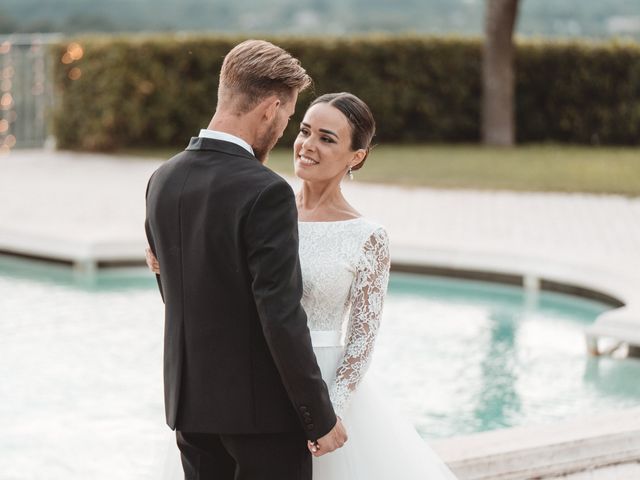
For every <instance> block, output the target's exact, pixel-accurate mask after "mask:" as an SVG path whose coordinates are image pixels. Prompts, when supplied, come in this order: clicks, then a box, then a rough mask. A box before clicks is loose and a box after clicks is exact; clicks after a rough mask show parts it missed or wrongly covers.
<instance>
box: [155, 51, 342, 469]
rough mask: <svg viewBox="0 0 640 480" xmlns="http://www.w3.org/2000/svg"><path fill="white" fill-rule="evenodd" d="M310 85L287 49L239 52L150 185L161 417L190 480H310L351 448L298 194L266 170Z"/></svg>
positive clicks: (228, 60)
mask: <svg viewBox="0 0 640 480" xmlns="http://www.w3.org/2000/svg"><path fill="white" fill-rule="evenodd" d="M310 82H311V80H310V78H309V77H308V75H307V74H306V72H305V70H304V69H303V68H302V67H301V66H300V63H299V61H298V60H296V59H295V58H293V57H292V56H291V55H290V54H288V53H287V52H285V51H284V50H282V49H281V48H279V47H277V46H275V45H272V44H271V43H268V42H264V41H258V40H249V41H246V42H243V43H241V44H239V45H237V46H236V47H235V48H233V49H232V50H231V51H230V52H229V53H228V54H227V56H226V57H225V59H224V63H223V65H222V70H221V73H220V84H219V89H218V104H217V108H216V112H215V114H214V116H213V118H212V120H211V123H210V124H209V127H208V129H206V130H201V131H200V135H199V136H198V137H196V138H192V139H191V143H190V144H189V146H188V147H187V149H186V150H185V151H184V152H181V153H179V154H178V155H176V156H175V157H173V158H172V159H170V160H169V161H167V162H166V163H164V164H163V165H162V166H161V167H160V168H159V169H158V170H157V171H156V172H155V173H154V174H153V176H152V177H151V179H150V181H149V185H148V187H147V219H146V222H145V229H146V233H147V239H148V241H149V245H150V247H151V250H152V251H153V253H154V254H155V256H156V257H157V258H158V260H159V263H160V265H161V267H162V270H161V276H160V277H158V282H159V285H160V290H161V293H162V295H163V299H164V302H165V343H164V394H165V411H166V418H167V423H168V424H169V426H170V427H171V428H172V429H176V436H177V442H178V446H179V448H180V452H181V457H182V465H183V468H184V471H185V478H186V479H188V480H191V479H193V480H195V479H198V480H208V479H236V480H258V479H264V480H287V479H291V480H302V479H311V455H310V453H309V450H311V451H313V452H314V455H316V456H319V455H322V454H324V453H328V452H331V451H333V450H334V449H336V448H339V447H340V446H342V444H343V443H344V442H345V441H346V433H345V430H344V428H343V426H342V423H341V422H340V420H339V419H337V418H336V416H335V414H334V412H333V408H332V407H331V402H330V401H329V395H328V392H327V387H326V385H325V383H324V381H323V380H322V377H321V375H320V370H319V368H318V365H317V363H316V359H315V356H314V353H313V350H312V347H311V339H310V335H309V330H308V328H307V324H306V315H305V312H304V310H303V309H302V307H301V305H300V298H301V295H302V283H301V276H300V266H299V261H298V233H297V210H296V205H295V199H294V196H293V192H292V190H291V187H290V186H289V185H288V184H287V183H286V181H285V180H283V179H282V178H281V177H279V176H278V175H276V174H275V173H273V172H272V171H271V170H269V169H268V168H266V167H265V166H264V165H263V163H264V162H265V161H266V159H267V156H268V154H269V151H270V150H271V149H272V148H273V147H274V145H275V144H276V142H277V140H278V139H279V138H280V137H281V136H282V132H283V131H284V129H285V127H286V126H287V123H288V120H289V117H290V116H291V115H292V114H293V113H294V108H295V104H296V101H297V97H298V93H299V92H300V91H302V90H304V89H305V88H307V87H308V86H309V84H310ZM307 441H310V442H316V443H315V444H313V443H308V442H307Z"/></svg>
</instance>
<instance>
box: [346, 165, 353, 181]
mask: <svg viewBox="0 0 640 480" xmlns="http://www.w3.org/2000/svg"><path fill="white" fill-rule="evenodd" d="M347 174H348V175H349V180H353V170H351V167H349V171H348V172H347Z"/></svg>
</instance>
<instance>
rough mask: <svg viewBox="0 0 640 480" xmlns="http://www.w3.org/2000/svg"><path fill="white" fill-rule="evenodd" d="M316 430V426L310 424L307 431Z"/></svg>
mask: <svg viewBox="0 0 640 480" xmlns="http://www.w3.org/2000/svg"><path fill="white" fill-rule="evenodd" d="M314 428H315V425H314V424H313V423H310V424H308V425H307V430H313V429H314Z"/></svg>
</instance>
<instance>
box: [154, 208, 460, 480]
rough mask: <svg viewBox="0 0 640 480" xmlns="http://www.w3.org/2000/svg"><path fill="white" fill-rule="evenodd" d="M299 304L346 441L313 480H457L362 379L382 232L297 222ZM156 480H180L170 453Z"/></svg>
mask: <svg viewBox="0 0 640 480" xmlns="http://www.w3.org/2000/svg"><path fill="white" fill-rule="evenodd" d="M299 232H300V264H301V267H302V278H303V299H302V304H303V306H304V309H305V311H306V312H307V317H308V322H309V329H310V330H311V340H312V342H313V347H314V352H315V354H316V357H317V359H318V365H319V366H320V369H321V371H322V377H323V378H324V380H325V382H326V383H327V386H328V387H329V394H330V397H331V401H332V403H333V406H334V409H335V411H336V413H337V414H338V415H339V416H340V417H341V418H342V421H343V423H344V425H345V427H346V429H347V433H348V435H349V440H348V441H347V443H346V444H345V445H344V447H342V448H341V449H339V450H336V451H335V452H332V453H330V454H327V455H324V456H322V457H319V458H315V457H314V458H313V480H390V479H395V478H401V479H402V480H456V477H455V476H454V475H453V473H451V471H450V470H449V469H448V468H447V466H446V465H445V464H444V463H443V462H442V460H440V459H439V458H438V457H437V455H436V454H435V453H434V452H433V451H432V450H431V449H430V448H429V447H428V446H427V444H426V443H425V442H424V440H422V438H420V436H419V435H418V433H417V432H416V431H415V429H414V428H413V426H412V425H411V424H410V423H409V422H408V421H407V420H406V419H404V418H402V417H401V416H400V415H399V414H398V412H396V411H395V409H394V408H393V407H392V406H391V405H390V403H389V400H388V399H387V398H386V396H385V395H384V394H383V393H382V392H381V391H379V390H378V389H377V388H376V386H375V385H374V382H372V381H371V379H370V378H367V377H366V376H365V373H366V371H367V367H368V366H369V363H370V360H371V354H372V352H373V347H374V343H375V340H376V335H377V333H378V329H379V327H380V320H381V316H382V306H383V302H384V297H385V294H386V290H387V283H388V279H389V246H388V238H387V234H386V231H385V230H384V228H382V227H381V226H380V225H378V224H375V223H372V222H370V221H368V220H366V219H364V218H362V217H360V218H356V219H353V220H346V221H337V222H300V223H299ZM173 442H174V444H173V446H172V449H173V450H174V453H173V454H172V455H171V457H172V458H170V459H169V461H168V462H166V463H165V468H164V472H163V476H162V478H164V479H165V480H179V479H182V478H184V476H183V473H182V469H181V467H180V462H179V454H178V453H177V448H176V447H175V439H174V440H173Z"/></svg>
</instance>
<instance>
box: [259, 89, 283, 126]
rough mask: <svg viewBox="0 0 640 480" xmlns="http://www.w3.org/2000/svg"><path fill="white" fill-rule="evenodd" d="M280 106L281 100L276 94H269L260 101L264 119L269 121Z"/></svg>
mask: <svg viewBox="0 0 640 480" xmlns="http://www.w3.org/2000/svg"><path fill="white" fill-rule="evenodd" d="M281 106H282V101H281V100H280V99H279V98H278V96H277V95H271V96H269V97H267V98H265V99H264V100H263V101H262V102H261V107H262V111H263V116H264V119H265V120H266V121H267V122H271V121H272V120H273V119H274V118H275V117H276V115H277V114H278V109H279V108H280V107H281Z"/></svg>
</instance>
